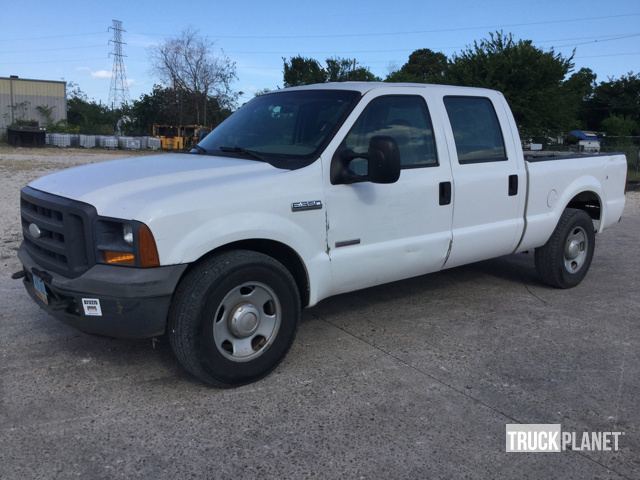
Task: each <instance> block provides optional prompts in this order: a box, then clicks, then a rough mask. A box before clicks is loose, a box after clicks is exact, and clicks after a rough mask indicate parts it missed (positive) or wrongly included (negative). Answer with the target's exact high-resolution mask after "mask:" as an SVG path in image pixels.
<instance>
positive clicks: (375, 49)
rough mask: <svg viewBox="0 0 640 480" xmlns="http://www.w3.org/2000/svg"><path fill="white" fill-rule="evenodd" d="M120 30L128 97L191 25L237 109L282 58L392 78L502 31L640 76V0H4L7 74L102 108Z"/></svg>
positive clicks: (277, 76) (274, 80) (3, 69)
mask: <svg viewBox="0 0 640 480" xmlns="http://www.w3.org/2000/svg"><path fill="white" fill-rule="evenodd" d="M112 19H118V20H121V21H122V22H123V27H124V29H125V30H126V32H125V33H124V34H123V36H124V41H125V42H126V45H125V46H124V53H125V55H126V58H125V66H126V70H127V78H128V81H129V89H130V96H131V98H138V97H139V96H140V95H141V94H143V93H146V92H149V91H150V90H151V88H152V87H153V85H154V84H155V83H158V82H159V79H158V78H157V76H156V75H155V74H154V73H153V71H152V68H151V62H150V52H151V51H152V49H153V48H154V46H156V45H158V44H160V43H161V42H162V41H163V40H164V39H166V38H170V37H172V36H176V35H178V34H179V33H180V31H182V30H183V29H185V28H187V27H192V28H195V29H197V30H198V31H199V32H200V34H202V35H203V36H206V37H208V38H209V39H210V40H211V41H213V42H215V48H216V52H220V51H223V52H224V54H226V55H227V56H228V57H229V58H231V60H233V61H235V63H236V67H237V76H238V79H237V81H236V82H235V83H234V84H233V88H234V89H235V90H236V91H242V92H244V94H243V96H242V97H241V98H240V102H243V101H246V100H248V99H250V98H251V97H253V95H254V93H255V92H256V91H257V90H261V89H264V88H270V89H273V88H276V87H277V86H282V83H283V82H282V57H289V56H293V55H297V54H300V55H304V56H311V57H315V58H318V59H320V60H324V59H325V58H328V57H333V56H340V57H355V58H357V59H358V60H359V62H360V63H361V64H362V65H365V66H368V67H369V68H370V69H371V70H372V71H373V72H374V73H375V74H377V75H378V76H381V77H383V78H384V77H385V76H386V75H387V74H388V73H389V72H390V71H391V70H393V69H394V68H398V67H400V66H401V65H402V64H403V63H404V62H406V60H407V57H408V55H409V54H410V53H411V52H412V51H413V50H416V49H418V48H430V49H432V50H435V51H442V52H443V53H445V54H447V55H448V56H450V55H451V54H453V53H455V52H459V51H460V50H461V49H463V48H464V47H465V46H467V45H470V44H472V43H473V41H474V40H479V39H481V38H484V37H487V35H488V33H489V32H490V31H495V30H499V29H502V30H504V31H505V32H512V33H513V34H514V35H515V37H516V38H524V39H530V40H533V41H534V43H536V44H537V45H538V46H540V47H542V48H544V49H549V48H551V47H554V48H555V50H556V51H558V52H561V53H563V54H566V55H568V54H570V53H571V51H572V50H573V49H574V48H575V49H576V54H575V65H576V67H575V69H576V70H577V69H579V68H581V67H589V68H591V69H592V70H594V71H595V73H596V74H597V75H598V80H606V79H607V78H608V77H618V76H620V75H622V74H624V73H627V72H629V71H635V72H640V0H608V1H606V2H603V1H592V0H579V1H576V0H564V1H558V0H553V1H551V0H543V1H534V0H529V1H518V0H507V1H502V0H500V1H498V0H470V1H469V0H455V1H443V0H438V1H430V0H418V1H413V0H394V1H393V2H389V1H385V2H382V1H375V0H369V1H346V0H341V1H339V0H323V1H322V2H308V1H305V0H294V1H289V0H288V1H278V0H273V1H271V2H264V1H254V2H247V1H241V0H235V1H225V2H220V1H215V0H209V1H196V0H192V1H180V0H178V1H176V0H173V1H164V0H155V1H152V2H147V1H136V0H129V1H120V0H111V1H101V2H92V1H89V0H85V1H65V0H57V1H45V0H40V1H30V0H21V1H20V2H17V1H15V0H0V25H2V28H1V29H0V76H8V75H18V76H20V77H23V78H41V79H49V80H60V79H63V80H66V81H73V82H75V83H77V84H78V85H79V86H80V88H81V89H82V90H83V91H84V92H86V93H87V94H88V96H89V97H90V98H94V99H95V100H99V101H102V102H106V101H107V99H108V96H109V85H110V75H111V67H112V58H111V57H110V56H109V51H110V49H111V47H110V45H109V39H110V38H111V33H110V32H109V31H108V27H109V26H110V25H111V20H112Z"/></svg>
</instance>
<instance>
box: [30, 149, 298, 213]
mask: <svg viewBox="0 0 640 480" xmlns="http://www.w3.org/2000/svg"><path fill="white" fill-rule="evenodd" d="M281 172H286V170H280V169H277V168H275V167H273V166H271V165H270V164H268V163H264V162H259V161H255V160H245V159H240V158H229V157H217V156H211V155H195V154H184V153H169V154H161V155H150V156H140V157H131V158H125V159H121V160H112V161H107V162H99V163H93V164H90V165H83V166H80V167H73V168H69V169H66V170H62V171H60V172H57V173H54V174H52V175H47V176H44V177H41V178H39V179H37V180H35V181H33V182H31V183H30V184H29V186H30V187H32V188H35V189H37V190H41V191H44V192H48V193H52V194H54V195H59V196H61V197H66V198H70V199H73V200H79V201H81V202H85V203H88V204H90V205H93V206H94V207H96V209H97V210H98V213H99V214H101V215H108V216H114V217H115V216H117V217H120V218H136V217H137V213H139V212H140V210H141V209H142V208H144V206H149V205H152V204H154V203H157V201H159V200H167V199H168V198H170V197H171V196H172V195H179V194H181V193H183V192H188V191H193V190H196V189H202V188H207V189H211V190H210V191H214V192H215V191H216V188H217V187H220V186H222V185H224V187H225V190H227V187H229V186H231V184H233V183H237V182H240V181H241V180H242V181H243V182H247V183H251V180H252V179H257V178H260V177H264V176H271V175H277V174H278V173H281Z"/></svg>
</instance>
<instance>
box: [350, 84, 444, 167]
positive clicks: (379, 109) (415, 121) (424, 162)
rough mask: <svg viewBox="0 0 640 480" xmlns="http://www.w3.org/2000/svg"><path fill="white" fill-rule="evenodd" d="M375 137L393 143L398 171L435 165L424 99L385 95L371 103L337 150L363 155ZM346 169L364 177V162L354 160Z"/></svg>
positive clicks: (432, 142)
mask: <svg viewBox="0 0 640 480" xmlns="http://www.w3.org/2000/svg"><path fill="white" fill-rule="evenodd" d="M376 135H386V136H390V137H393V138H394V139H395V141H396V142H397V143H398V149H399V150H400V164H401V166H402V168H417V167H430V166H436V165H438V156H437V154H436V144H435V140H434V137H433V127H432V125H431V118H430V117H429V111H428V110H427V105H426V103H425V101H424V99H423V98H422V97H420V96H418V95H387V96H383V97H378V98H375V99H373V100H371V102H370V103H369V104H368V105H367V106H366V108H365V109H364V110H363V112H362V113H361V114H360V117H358V120H356V122H355V123H354V125H353V127H352V128H351V130H350V131H349V133H348V134H347V136H346V138H345V139H344V141H343V142H342V146H341V148H346V149H349V150H353V151H354V152H356V153H365V152H366V151H367V150H368V148H369V141H370V140H371V138H372V137H374V136H376ZM350 168H351V169H352V170H353V171H354V173H357V174H360V175H366V173H367V171H366V169H367V162H366V161H365V160H361V159H355V160H354V161H352V162H351V164H350Z"/></svg>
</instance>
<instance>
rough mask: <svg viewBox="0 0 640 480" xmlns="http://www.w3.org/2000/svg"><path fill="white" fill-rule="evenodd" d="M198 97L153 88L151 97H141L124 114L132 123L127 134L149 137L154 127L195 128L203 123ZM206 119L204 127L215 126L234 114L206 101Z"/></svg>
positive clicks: (211, 100)
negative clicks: (184, 126) (183, 126)
mask: <svg viewBox="0 0 640 480" xmlns="http://www.w3.org/2000/svg"><path fill="white" fill-rule="evenodd" d="M198 95H199V94H198V93H193V92H189V91H186V90H182V89H174V88H167V87H163V86H161V85H154V87H153V90H152V91H151V93H146V94H143V95H141V96H140V98H139V99H138V100H134V101H133V103H132V104H131V106H128V107H127V108H126V109H124V110H123V114H126V115H127V116H128V117H130V118H131V119H132V122H131V124H129V125H127V127H126V130H127V133H133V134H138V135H148V134H150V133H151V127H152V125H153V124H154V123H158V124H168V125H192V124H199V123H201V122H202V120H203V118H202V113H201V111H200V105H201V102H198V101H196V98H195V97H197V96H198ZM206 112H207V119H206V123H205V124H204V125H207V126H215V125H217V124H218V123H220V122H221V121H222V120H224V119H225V118H226V117H228V116H229V115H230V114H231V110H230V109H229V108H228V107H222V106H221V105H220V103H219V102H218V99H217V97H213V96H209V97H208V99H207V106H206Z"/></svg>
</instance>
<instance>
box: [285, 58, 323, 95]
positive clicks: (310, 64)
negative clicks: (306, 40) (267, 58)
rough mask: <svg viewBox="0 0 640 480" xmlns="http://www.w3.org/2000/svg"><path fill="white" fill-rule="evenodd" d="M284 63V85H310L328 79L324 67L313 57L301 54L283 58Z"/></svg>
mask: <svg viewBox="0 0 640 480" xmlns="http://www.w3.org/2000/svg"><path fill="white" fill-rule="evenodd" d="M282 62H283V63H284V86H285V87H295V86H297V85H309V84H312V83H323V82H325V81H326V72H325V70H324V68H322V66H321V65H320V64H319V63H318V61H317V60H315V59H313V58H305V57H301V56H297V57H291V58H290V59H289V60H287V59H286V58H283V59H282Z"/></svg>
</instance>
